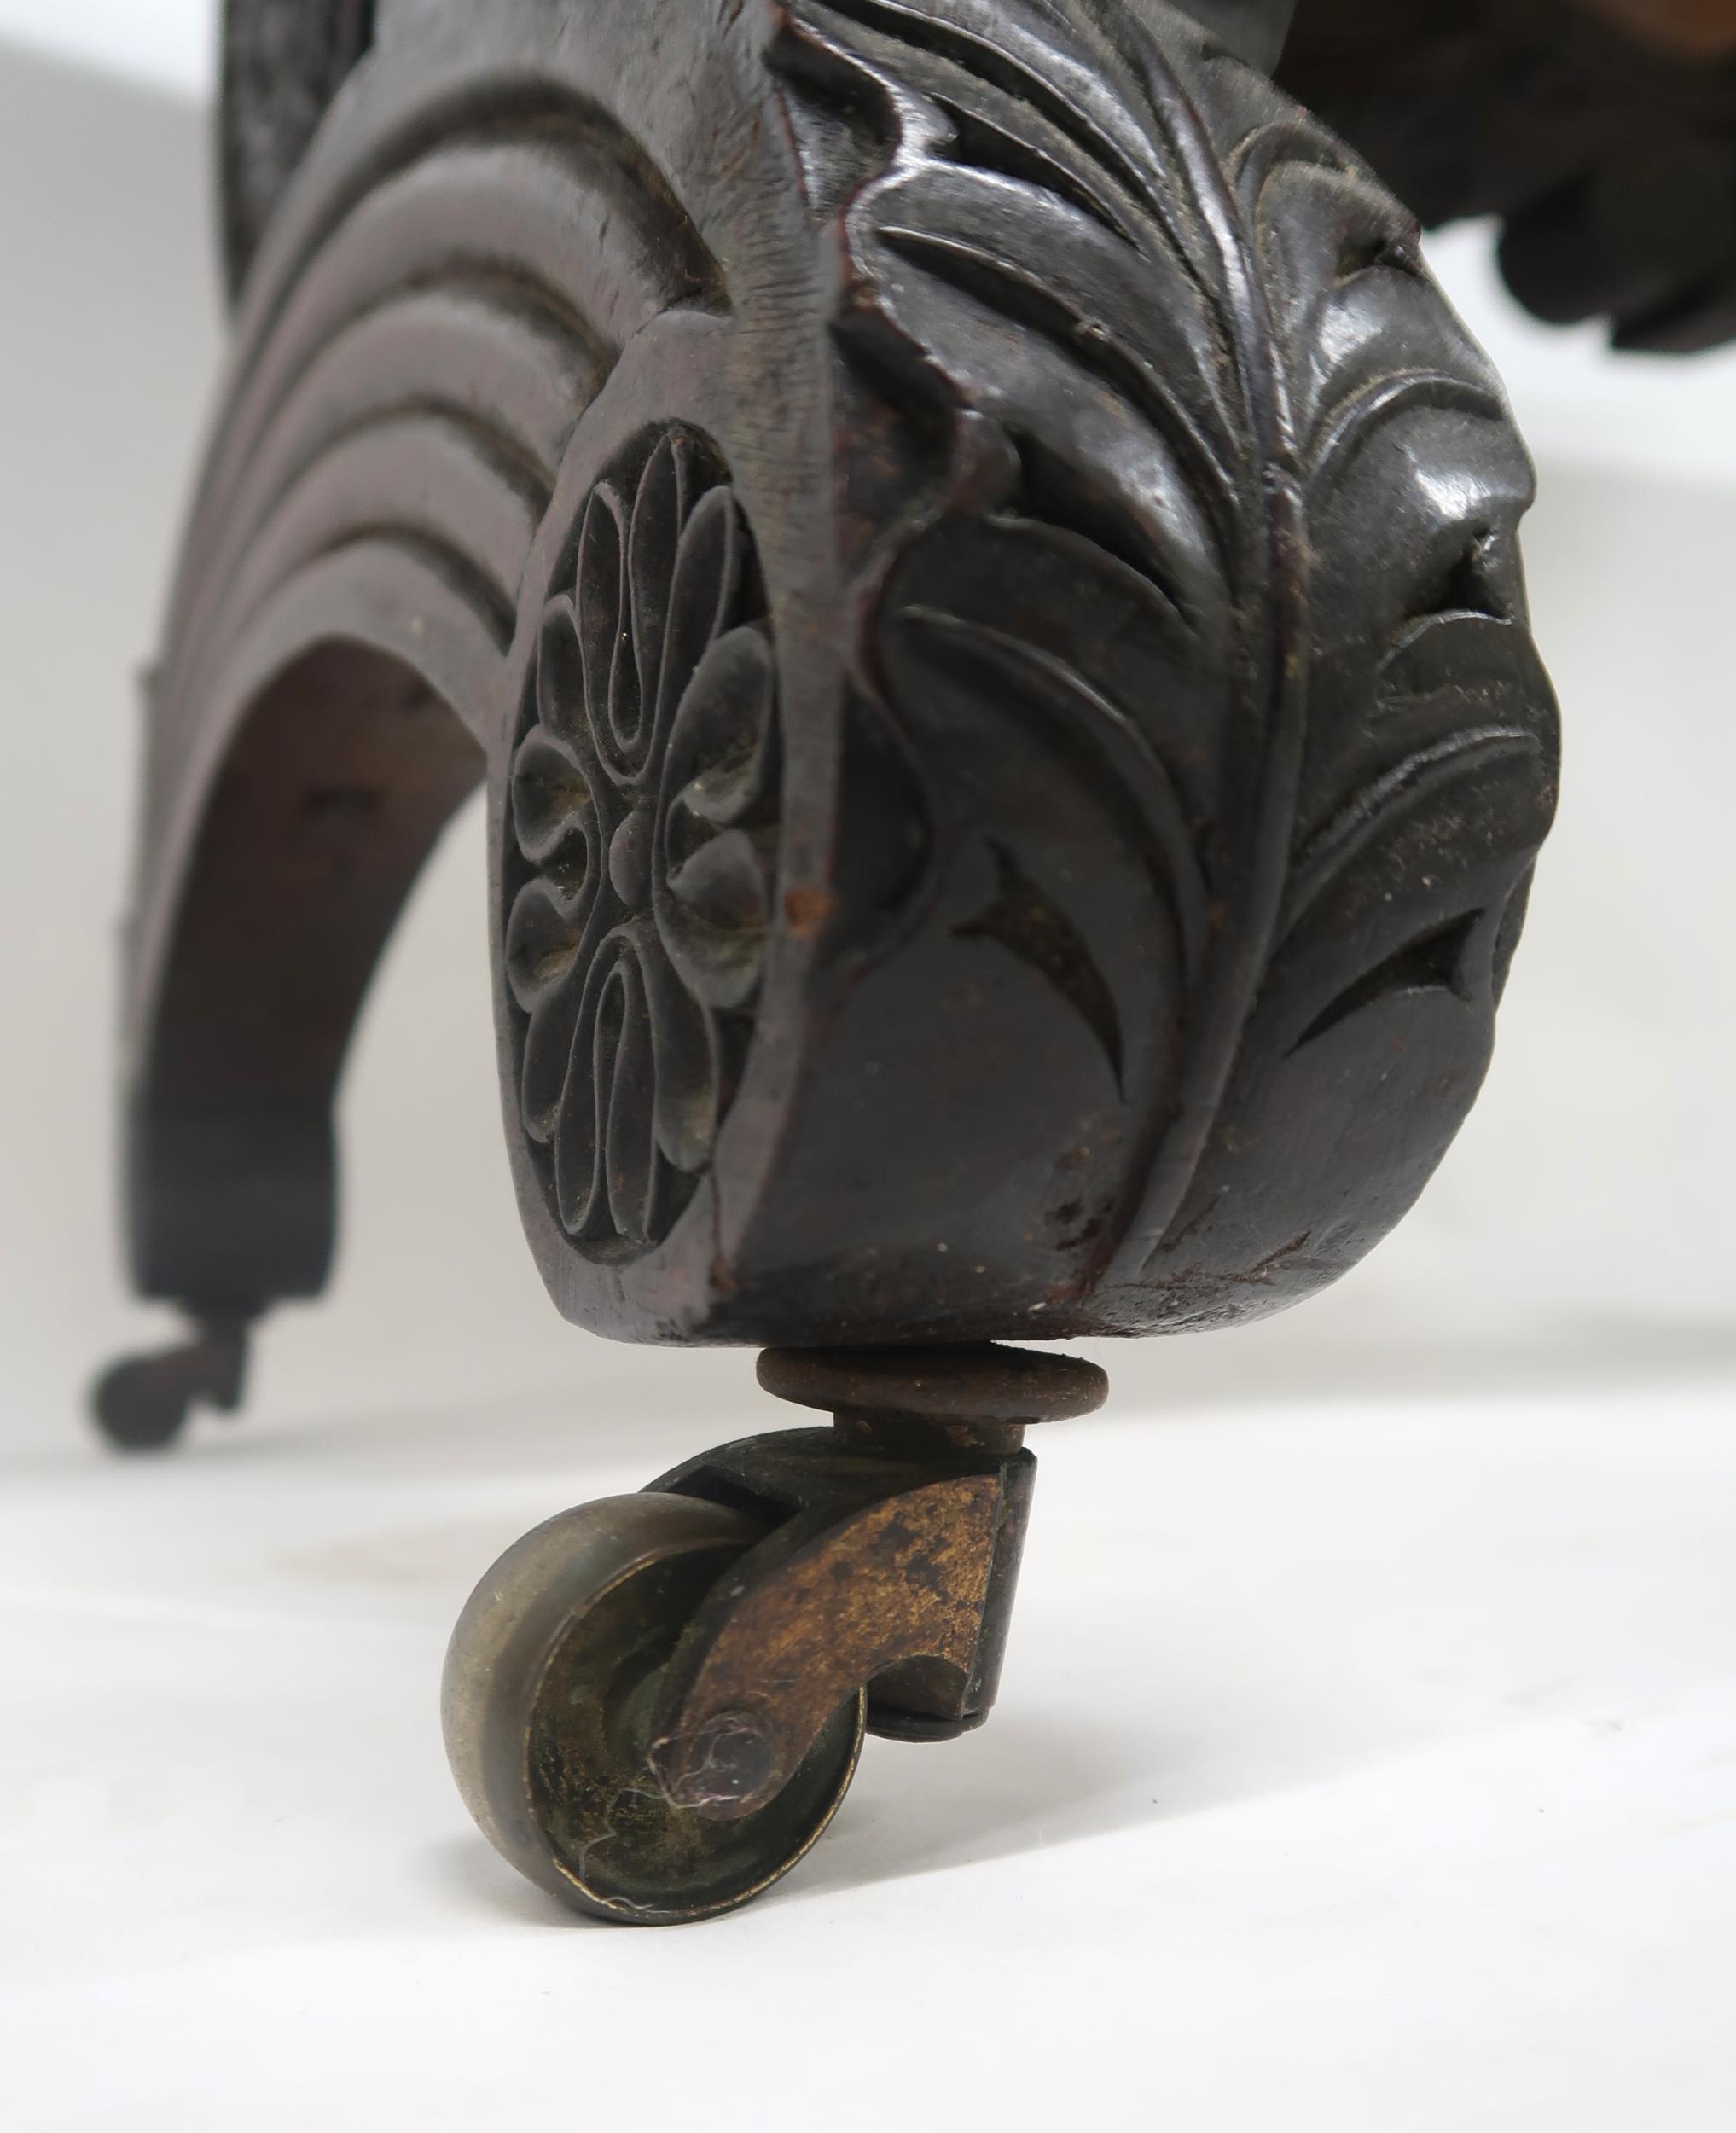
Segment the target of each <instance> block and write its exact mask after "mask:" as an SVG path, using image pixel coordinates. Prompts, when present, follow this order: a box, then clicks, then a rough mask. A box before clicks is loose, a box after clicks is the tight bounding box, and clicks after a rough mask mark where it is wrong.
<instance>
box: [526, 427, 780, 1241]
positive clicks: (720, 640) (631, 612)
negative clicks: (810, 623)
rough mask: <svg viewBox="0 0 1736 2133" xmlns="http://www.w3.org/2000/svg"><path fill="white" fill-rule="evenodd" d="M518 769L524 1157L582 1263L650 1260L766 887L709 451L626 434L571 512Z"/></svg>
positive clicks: (728, 1025)
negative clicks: (533, 1164) (647, 1253)
mask: <svg viewBox="0 0 1736 2133" xmlns="http://www.w3.org/2000/svg"><path fill="white" fill-rule="evenodd" d="M557 583H559V584H560V590H558V591H557V593H556V594H555V596H554V598H552V599H551V600H550V601H549V604H548V606H547V607H546V608H545V610H544V612H543V622H542V629H541V634H540V638H539V642H538V644H537V654H536V658H535V660H534V663H533V665H532V669H531V677H530V680H529V683H528V685H527V690H526V701H525V707H524V712H523V714H522V721H523V723H522V726H521V738H520V741H519V745H518V748H517V753H516V755H515V757H514V764H513V775H512V789H511V797H510V803H509V805H510V821H509V823H508V834H507V838H506V846H507V866H508V878H507V885H506V886H507V899H506V900H507V908H508V921H507V933H506V974H507V981H508V985H509V987H510V990H511V993H512V997H513V999H514V1002H515V1003H516V1005H517V1008H518V1011H519V1017H518V1019H519V1028H520V1083H519V1090H520V1108H521V1114H522V1119H523V1123H524V1127H525V1133H526V1134H527V1136H529V1139H530V1142H531V1145H532V1148H534V1149H535V1150H536V1152H537V1161H538V1164H539V1167H540V1168H541V1170H542V1171H543V1178H544V1183H545V1187H546V1189H548V1191H549V1194H550V1195H551V1197H552V1200H553V1202H554V1206H555V1208H556V1210H557V1211H558V1213H559V1216H560V1221H561V1223H562V1224H563V1226H564V1227H565V1229H566V1231H567V1232H568V1234H569V1235H571V1236H572V1238H573V1239H574V1241H575V1242H576V1243H577V1244H578V1247H579V1248H580V1249H581V1250H582V1251H584V1252H586V1253H587V1254H589V1256H591V1257H594V1258H604V1259H607V1258H625V1257H630V1256H633V1255H635V1254H636V1253H638V1252H642V1251H644V1250H646V1249H647V1248H648V1247H652V1246H654V1245H656V1244H658V1243H659V1242H660V1241H662V1240H663V1239H664V1238H665V1236H666V1235H668V1234H669V1231H670V1230H671V1228H672V1227H673V1226H674V1223H675V1222H676V1219H677V1218H678V1217H679V1216H680V1214H681V1213H682V1210H683V1209H684V1208H685V1207H686V1206H687V1204H688V1201H689V1200H690V1199H691V1198H692V1196H693V1194H694V1189H695V1187H696V1185H697V1183H698V1181H699V1180H700V1177H702V1176H703V1174H704V1172H705V1169H706V1168H707V1166H708V1165H709V1163H710V1161H711V1154H712V1149H713V1147H714V1145H715V1142H716V1139H717V1131H718V1128H719V1126H720V1125H721V1123H722V1120H723V1116H724V1113H726V1111H727V1110H728V1108H729V1103H730V1101H731V1099H732V1097H733V1095H734V1086H735V1083H736V1080H737V1078H738V1076H739V1072H740V1063H741V1061H742V1058H743V1056H744V1055H745V1052H746V1044H747V1040H748V1037H750V1035H751V1032H752V1013H753V1006H754V1001H755V997H756V995H757V993H758V987H759V981H760V974H761V968H762V965H763V960H764V956H765V948H766V941H767V937H768V933H769V925H770V915H771V907H772V897H773V892H774V888H773V885H774V881H775V872H776V846H777V831H778V784H779V781H778V742H777V715H776V694H777V691H776V680H775V665H774V658H773V649H772V640H771V631H770V625H769V620H768V618H767V614H766V608H765V599H764V594H763V590H762V586H761V581H760V577H759V572H758V565H757V561H756V556H755V551H754V546H753V541H752V535H751V533H750V532H749V530H748V527H747V525H746V520H745V519H744V517H743V515H742V513H741V509H740V504H739V503H738V502H737V500H736V497H735V493H734V489H733V487H732V486H731V485H730V482H729V478H728V474H727V473H726V471H725V469H724V467H723V462H722V460H721V457H720V456H719V455H718V453H717V450H716V449H715V447H714V446H712V445H711V443H710V442H709V440H707V439H705V438H703V437H701V436H700V434H699V433H697V432H695V431H694V430H693V429H690V428H688V427H684V426H682V425H680V424H674V423H671V424H665V425H662V426H659V427H654V428H653V429H651V430H648V431H647V432H644V433H642V434H641V435H640V436H639V437H638V438H637V439H636V440H635V441H634V442H633V443H632V444H631V445H629V446H628V447H627V448H626V449H625V450H622V451H621V452H619V453H618V454H617V456H615V458H614V459H613V461H612V462H610V464H609V465H608V466H607V468H605V470H604V471H603V473H602V474H601V475H600V477H599V478H598V479H597V480H596V481H595V484H594V485H592V487H591V489H590V491H589V493H588V495H587V496H586V497H585V499H584V503H583V504H582V505H581V507H580V509H579V510H578V514H577V518H576V521H575V525H574V528H573V535H572V541H571V543H570V544H569V548H568V551H567V561H566V564H565V565H564V566H563V569H562V572H561V573H560V578H559V579H558V580H557Z"/></svg>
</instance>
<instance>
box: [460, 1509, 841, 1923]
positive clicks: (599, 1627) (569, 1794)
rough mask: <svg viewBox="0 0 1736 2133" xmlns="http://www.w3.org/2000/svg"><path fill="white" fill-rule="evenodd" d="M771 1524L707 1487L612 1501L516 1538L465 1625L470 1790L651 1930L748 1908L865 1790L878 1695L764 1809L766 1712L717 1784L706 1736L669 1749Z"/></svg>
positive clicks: (714, 1742) (464, 1760)
mask: <svg viewBox="0 0 1736 2133" xmlns="http://www.w3.org/2000/svg"><path fill="white" fill-rule="evenodd" d="M764 1531H765V1529H764V1528H763V1526H760V1525H759V1524H758V1523H757V1522H756V1521H754V1520H752V1519H749V1518H746V1517H744V1516H743V1515H742V1514H740V1513H739V1512H737V1511H734V1510H731V1509H728V1508H724V1507H723V1506H721V1505H718V1504H715V1503H709V1502H701V1501H700V1500H698V1499H696V1498H693V1497H679V1496H667V1495H661V1494H655V1493H650V1492H647V1493H646V1494H643V1495H639V1496H625V1497H606V1498H604V1499H603V1500H602V1501H601V1502H596V1503H587V1504H583V1505H581V1506H580V1507H579V1508H578V1509H577V1510H572V1511H567V1512H564V1513H563V1514H561V1515H560V1517H558V1518H554V1519H550V1520H549V1522H548V1523H547V1524H546V1525H543V1526H538V1527H537V1530H536V1531H534V1532H532V1533H529V1534H526V1535H525V1538H524V1539H523V1540H521V1541H519V1542H517V1543H515V1544H514V1546H513V1547H511V1548H509V1549H508V1550H507V1552H506V1554H505V1555H502V1557H501V1559H500V1561H498V1562H497V1563H496V1564H495V1566H494V1567H493V1568H492V1569H491V1571H490V1572H488V1574H487V1575H486V1576H485V1578H483V1580H482V1582H481V1584H479V1585H478V1587H477V1588H476V1590H475V1591H474V1592H473V1594H472V1595H471V1597H470V1601H469V1603H468V1605H467V1607H465V1610H464V1612H463V1614H462V1616H461V1617H460V1619H459V1622H458V1626H457V1628H456V1630H454V1632H453V1636H452V1642H451V1646H450V1649H449V1651H448V1653H447V1656H446V1670H445V1679H444V1688H443V1693H442V1717H443V1723H444V1729H445V1736H446V1752H447V1756H448V1758H450V1762H451V1765H452V1772H453V1775H454V1776H455V1777H456V1779H457V1781H458V1788H459V1790H460V1792H461V1793H462V1794H463V1796H464V1800H465V1804H466V1805H467V1806H468V1808H469V1809H470V1811H471V1813H472V1814H473V1816H475V1818H476V1821H477V1823H478V1826H479V1828H481V1830H482V1832H483V1834H484V1835H485V1836H486V1837H487V1838H488V1839H489V1841H490V1842H491V1844H492V1845H494V1847H495V1849H496V1851H499V1852H500V1853H501V1855H502V1857H504V1858H506V1859H508V1860H509V1861H510V1862H511V1863H512V1864H513V1865H514V1866H515V1867H517V1868H518V1869H519V1870H520V1873H522V1874H526V1875H527V1876H528V1877H529V1878H530V1879H531V1880H532V1881H534V1882H536V1883H537V1885H538V1886H540V1887H542V1888H545V1889H547V1890H549V1892H551V1893H553V1894H554V1895H555V1896H558V1897H560V1898H561V1899H562V1900H563V1901H564V1902H566V1903H570V1904H572V1905H573V1906H574V1908H575V1909H578V1910H582V1911H587V1912H590V1913H592V1914H594V1915H597V1916H601V1917H604V1918H609V1919H613V1920H616V1921H621V1922H623V1923H626V1924H630V1925H641V1926H672V1925H680V1924H683V1923H685V1922H687V1921H692V1920H696V1919H702V1918H712V1917H716V1916H717V1915H718V1914H719V1913H720V1912H723V1911H728V1910H733V1909H734V1908H735V1907H736V1906H737V1905H738V1904H741V1903H747V1902H748V1901H749V1900H750V1899H751V1898H753V1897H755V1896H758V1895H759V1894H760V1893H761V1892H762V1891H763V1890H765V1889H767V1888H769V1886H771V1884H772V1883H773V1882H774V1881H775V1880H779V1879H780V1877H781V1876H782V1875H783V1874H787V1873H788V1872H789V1870H790V1869H791V1868H792V1867H793V1866H794V1865H795V1864H796V1863H797V1862H798V1860H799V1859H801V1858H802V1857H803V1856H804V1854H805V1853H806V1852H807V1851H808V1850H809V1848H810V1845H813V1843H814V1842H815V1840H816V1839H817V1838H818V1837H819V1835H820V1834H821V1833H822V1830H824V1828H826V1826H827V1823H828V1822H830V1821H831V1819H832V1817H833V1815H834V1814H836V1813H837V1811H838V1809H839V1804H840V1803H841V1802H842V1800H843V1799H844V1795H845V1793H846V1792H847V1791H848V1790H849V1787H850V1781H851V1777H852V1776H854V1775H855V1772H856V1757H857V1755H858V1753H859V1752H860V1750H861V1747H862V1732H863V1727H864V1723H865V1717H866V1701H867V1700H866V1698H865V1697H864V1695H863V1694H862V1693H861V1692H860V1690H857V1691H856V1693H854V1694H851V1695H850V1696H848V1697H847V1698H846V1699H845V1700H844V1701H843V1702H842V1703H841V1704H840V1705H839V1706H838V1708H837V1709H836V1710H835V1711H834V1712H833V1713H832V1715H831V1716H830V1717H827V1720H826V1721H825V1723H823V1724H822V1726H821V1728H820V1729H819V1731H818V1733H817V1735H816V1737H815V1739H814V1741H813V1744H812V1746H811V1747H810V1749H809V1751H808V1752H807V1753H806V1754H805V1755H804V1757H803V1758H802V1760H801V1762H800V1764H799V1765H798V1767H797V1768H796V1770H794V1772H793V1775H792V1776H790V1777H789V1778H788V1780H787V1781H786V1782H785V1783H784V1784H783V1785H781V1787H779V1789H778V1790H777V1791H776V1792H775V1794H774V1795H773V1796H772V1797H771V1798H770V1799H767V1800H766V1801H765V1802H764V1804H763V1805H754V1806H753V1807H752V1809H751V1810H750V1811H746V1812H743V1811H740V1799H741V1795H742V1794H743V1793H744V1792H745V1791H746V1789H748V1788H750V1787H752V1786H753V1785H754V1783H755V1782H756V1781H757V1779H758V1776H759V1775H760V1773H759V1771H758V1767H757V1764H756V1760H755V1751H756V1747H757V1745H758V1737H757V1735H755V1733H754V1730H753V1729H752V1725H751V1724H747V1725H745V1726H744V1727H743V1728H740V1729H730V1728H729V1727H728V1726H727V1725H726V1726H724V1727H722V1728H715V1729H713V1730H712V1733H711V1736H710V1741H711V1750H712V1754H711V1782H710V1784H709V1785H706V1784H696V1783H695V1781H694V1778H695V1772H694V1766H693V1761H692V1756H691V1752H690V1751H691V1747H692V1744H691V1742H688V1743H686V1744H685V1746H686V1747H688V1750H689V1752H688V1754H687V1756H686V1757H685V1758H684V1759H683V1760H682V1764H681V1766H680V1768H679V1770H672V1769H671V1768H670V1767H668V1766H667V1764H666V1763H665V1762H663V1760H662V1759H661V1758H659V1752H658V1751H659V1747H665V1746H666V1743H665V1742H663V1741H660V1740H659V1728H658V1724H657V1713H658V1709H659V1701H660V1700H661V1697H662V1694H663V1691H664V1687H665V1678H666V1677H667V1675H668V1673H669V1671H670V1662H671V1659H673V1658H674V1657H675V1654H676V1650H677V1648H678V1647H679V1646H680V1645H681V1644H682V1638H683V1634H684V1632H685V1631H687V1630H688V1627H689V1624H691V1623H692V1622H693V1620H694V1616H695V1615H696V1613H699V1611H700V1607H701V1605H702V1603H703V1602H704V1601H705V1600H706V1599H707V1597H708V1595H711V1594H712V1593H713V1592H714V1590H715V1589H716V1588H717V1586H718V1584H719V1581H720V1580H722V1579H723V1578H726V1577H727V1575H728V1573H729V1571H730V1570H731V1568H732V1567H733V1566H734V1565H735V1564H736V1563H737V1562H739V1561H740V1559H741V1557H742V1556H744V1555H746V1553H747V1552H748V1550H749V1549H752V1548H753V1547H754V1546H755V1545H756V1544H757V1543H758V1542H759V1541H760V1540H761V1539H762V1538H763V1536H764ZM736 1752H740V1754H745V1758H746V1759H745V1761H740V1763H739V1764H737V1763H734V1762H732V1754H733V1753H736Z"/></svg>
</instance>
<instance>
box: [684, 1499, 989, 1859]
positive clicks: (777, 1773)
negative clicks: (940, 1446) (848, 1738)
mask: <svg viewBox="0 0 1736 2133" xmlns="http://www.w3.org/2000/svg"><path fill="white" fill-rule="evenodd" d="M1005 1498H1006V1491H1005V1490H1004V1489H1003V1487H1002V1482H1001V1479H1000V1477H999V1476H998V1475H996V1474H993V1473H970V1474H958V1475H950V1476H947V1477H946V1478H944V1479H935V1480H932V1481H928V1482H926V1483H924V1484H923V1485H921V1486H920V1488H917V1489H914V1490H909V1491H903V1492H902V1493H900V1494H899V1495H897V1496H893V1497H885V1498H884V1499H883V1500H882V1501H881V1502H878V1503H871V1504H869V1505H868V1506H867V1507H866V1508H863V1509H861V1510H858V1511H855V1512H851V1513H847V1514H845V1515H843V1516H842V1517H837V1518H833V1517H830V1516H828V1514H826V1513H823V1512H820V1513H810V1514H807V1515H806V1516H804V1517H801V1518H798V1519H795V1520H792V1521H791V1523H790V1524H789V1525H788V1526H784V1527H783V1528H782V1529H781V1531H779V1532H778V1533H777V1534H776V1535H775V1537H774V1538H773V1539H772V1540H770V1541H768V1542H766V1543H763V1544H762V1545H761V1546H760V1547H759V1548H758V1549H755V1550H754V1551H753V1552H752V1555H749V1556H747V1557H746V1559H745V1560H744V1561H743V1562H742V1563H741V1564H740V1566H738V1570H737V1573H736V1575H735V1576H734V1577H730V1578H725V1579H724V1580H723V1583H722V1584H721V1585H720V1586H719V1587H718V1588H717V1590H716V1591H715V1592H714V1593H713V1595H712V1596H711V1600H710V1601H709V1602H707V1603H705V1604H704V1605H702V1607H701V1609H700V1617H699V1619H697V1620H696V1621H695V1623H694V1627H693V1630H691V1631H689V1633H688V1637H687V1638H686V1639H685V1640H684V1641H683V1643H682V1648H681V1651H680V1653H679V1654H677V1657H676V1661H675V1663H674V1665H672V1666H671V1669H670V1672H669V1675H668V1677H667V1679H666V1681H665V1687H664V1691H663V1694H662V1697H661V1699H660V1700H659V1706H658V1712H657V1716H656V1718H655V1720H654V1722H653V1724H654V1735H655V1737H654V1739H653V1746H652V1759H653V1765H654V1767H655V1769H656V1770H657V1773H658V1776H659V1781H660V1782H661V1784H662V1786H663V1788H664V1790H665V1793H666V1795H667V1797H668V1798H669V1799H671V1800H674V1801H675V1802H676V1803H677V1804H678V1805H681V1806H684V1807H692V1808H694V1809H696V1810H698V1811H699V1812H700V1813H701V1814H704V1815H707V1816H718V1817H723V1816H738V1815H745V1814H750V1813H752V1812H753V1811H754V1810H756V1809H758V1808H761V1807H763V1805H765V1804H766V1802H767V1801H768V1800H769V1799H772V1798H774V1797H775V1794H776V1793H777V1792H778V1791H779V1789H780V1788H781V1787H782V1786H784V1785H785V1784H787V1782H788V1781H789V1779H790V1777H791V1776H792V1775H793V1772H794V1771H795V1770H798V1768H799V1767H800V1766H801V1764H802V1762H803V1760H804V1758H805V1757H806V1755H807V1754H808V1752H809V1750H810V1747H811V1746H812V1744H813V1742H814V1741H815V1740H816V1738H817V1737H818V1735H819V1734H820V1732H821V1730H822V1728H823V1727H824V1726H825V1724H826V1723H827V1720H828V1719H829V1718H830V1717H831V1716H832V1714H833V1712H834V1711H836V1710H837V1708H838V1707H839V1704H840V1703H842V1702H843V1701H845V1700H847V1699H848V1698H849V1697H850V1696H851V1694H853V1693H854V1692H855V1691H856V1689H857V1688H859V1687H860V1686H861V1684H862V1683H864V1682H873V1681H875V1680H877V1679H878V1678H879V1677H880V1676H882V1675H884V1674H885V1673H886V1672H888V1671H889V1670H890V1669H891V1668H893V1667H896V1666H897V1665H900V1664H902V1663H903V1662H904V1661H907V1660H912V1659H927V1660H930V1661H934V1662H938V1664H939V1665H940V1666H941V1667H943V1668H944V1669H945V1670H946V1674H947V1677H948V1678H949V1679H951V1680H953V1681H955V1682H956V1683H957V1685H958V1689H959V1696H958V1701H959V1703H960V1705H961V1706H963V1705H966V1704H967V1703H968V1702H969V1701H970V1696H969V1688H970V1686H971V1685H972V1684H973V1677H974V1676H975V1674H976V1671H977V1656H978V1650H979V1648H980V1646H981V1643H982V1638H983V1629H984V1614H985V1611H986V1609H987V1607H988V1602H989V1594H990V1584H991V1581H992V1578H993V1576H994V1568H995V1554H996V1539H997V1537H998V1534H999V1531H1000V1526H1001V1520H1002V1508H1003V1505H1004V1502H1005ZM957 1715H958V1716H959V1717H963V1716H964V1715H965V1714H964V1711H963V1710H962V1709H961V1710H960V1711H959V1712H958V1714H957ZM973 1715H975V1714H973ZM984 1715H986V1714H985V1713H984Z"/></svg>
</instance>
